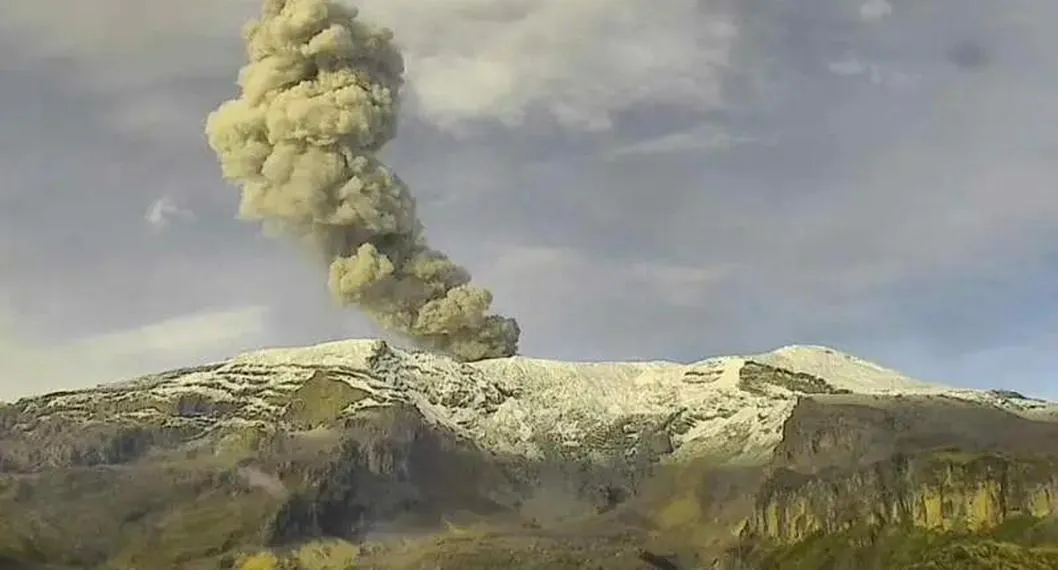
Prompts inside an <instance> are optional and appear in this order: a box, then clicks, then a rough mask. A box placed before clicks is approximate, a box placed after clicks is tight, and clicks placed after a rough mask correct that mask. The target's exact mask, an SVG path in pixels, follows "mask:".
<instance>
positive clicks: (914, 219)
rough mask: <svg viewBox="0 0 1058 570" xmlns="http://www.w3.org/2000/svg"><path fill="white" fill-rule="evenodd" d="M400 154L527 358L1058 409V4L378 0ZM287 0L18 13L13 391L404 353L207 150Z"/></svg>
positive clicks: (143, 3) (428, 211) (4, 6)
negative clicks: (245, 354)
mask: <svg viewBox="0 0 1058 570" xmlns="http://www.w3.org/2000/svg"><path fill="white" fill-rule="evenodd" d="M357 5H358V6H360V8H361V17H362V18H363V19H364V20H365V21H370V22H373V23H377V24H379V25H384V26H387V27H390V28H391V29H393V31H394V33H395V35H396V41H397V42H398V43H399V44H400V46H401V48H402V49H403V51H404V54H405V58H406V65H407V84H406V85H405V88H404V92H403V98H404V106H403V108H402V115H401V124H400V129H399V133H398V136H397V138H396V139H395V140H394V141H393V142H391V143H390V145H389V146H388V147H387V148H386V149H384V151H383V155H384V159H385V161H386V162H387V163H388V164H389V165H391V166H392V167H393V169H394V170H395V171H396V172H397V173H398V174H399V175H400V176H401V178H403V179H404V180H405V181H406V182H407V183H408V184H409V186H410V187H411V189H412V192H413V193H414V194H415V195H416V197H417V199H418V203H419V209H420V216H421V218H422V220H423V222H424V223H425V226H426V231H427V236H428V237H429V239H430V241H431V243H432V244H433V245H435V246H436V247H438V248H439V249H443V250H445V251H446V252H448V253H449V254H450V255H451V256H452V257H453V258H454V259H455V260H456V261H457V262H459V263H461V264H462V265H464V266H465V267H467V268H468V269H470V270H471V271H472V272H473V274H474V278H475V281H476V282H477V283H479V284H481V285H483V286H486V287H488V288H490V289H491V290H492V291H493V293H494V295H495V299H496V301H495V308H496V309H498V310H499V311H500V312H503V313H505V314H509V315H512V316H514V317H516V318H517V319H518V320H519V322H520V324H521V327H522V331H523V332H522V342H521V353H522V354H525V355H529V356H535V357H546V358H560V359H573V360H676V361H684V362H690V361H695V360H699V359H702V358H705V357H709V356H715V355H722V354H742V353H754V352H763V351H767V350H771V349H774V348H777V347H780V346H784V345H789V344H823V345H828V346H832V347H834V348H837V349H839V350H843V351H845V352H849V353H852V354H855V355H857V356H860V357H862V358H866V359H868V360H872V361H875V362H878V363H881V364H883V365H885V366H888V367H891V368H895V369H897V370H900V371H902V372H905V373H907V374H909V375H911V376H914V377H917V378H920V379H923V380H927V381H936V382H944V383H948V384H953V385H957V386H967V387H980V388H1006V389H1015V390H1020V391H1022V392H1024V393H1026V394H1029V395H1035V396H1040V397H1050V398H1056V399H1058V373H1056V372H1055V371H1056V370H1058V296H1056V295H1055V293H1056V292H1058V34H1054V33H1052V30H1051V28H1052V27H1053V22H1056V21H1058V3H1055V2H1053V0H1009V1H1008V2H1002V3H998V2H994V1H992V0H932V1H931V2H928V3H923V2H919V1H918V0H818V1H815V2H796V3H794V2H784V1H780V0H657V1H654V2H644V1H642V0H576V1H570V0H361V2H359V4H357ZM258 8H259V7H258V5H257V2H256V1H253V0H181V1H179V2H173V1H172V0H137V1H136V2H128V1H125V0H80V1H79V2H77V3H69V2H61V3H60V1H59V0H4V2H2V3H0V125H2V128H0V169H2V171H3V173H4V178H3V183H2V185H0V399H8V400H10V399H14V398H18V397H21V396H24V395H28V394H34V393H41V392H46V391H52V390H59V389H71V388H78V387H84V386H91V385H94V384H97V383H99V382H102V381H108V380H118V379H122V378H124V377H127V376H131V375H136V374H140V373H145V372H150V371H158V370H162V369H165V368H170V367H176V366H181V365H190V364H195V363H198V362H204V361H211V360H216V359H220V358H223V357H226V356H229V355H231V354H234V353H237V352H241V351H244V350H248V349H253V348H258V347H265V346H279V345H284V346H289V345H304V344H314V343H318V342H324V341H328V340H334V339H340V338H349V337H377V336H384V335H385V334H386V333H385V332H384V331H380V330H378V329H377V328H376V327H374V326H373V325H372V324H371V323H370V322H368V321H367V320H366V319H364V318H363V317H362V316H360V315H359V314H357V313H356V312H355V311H352V310H347V309H339V308H337V307H336V305H335V303H334V302H333V301H332V300H331V299H330V297H329V294H328V292H327V290H326V277H325V275H324V271H323V270H322V269H321V268H320V267H318V266H316V265H314V264H313V263H312V262H311V261H310V260H308V259H306V258H305V257H304V256H302V255H301V254H300V253H299V252H298V251H297V250H296V248H295V247H294V246H293V245H292V244H290V243H286V242H284V241H283V240H276V239H272V238H268V237H264V236H263V235H262V234H261V232H260V231H259V228H257V227H256V226H255V225H254V224H251V223H247V222H244V221H240V220H237V219H236V217H235V214H236V210H237V204H238V191H237V190H236V189H235V188H234V187H232V186H230V185H228V184H226V183H225V182H223V181H222V179H221V176H220V169H219V167H218V165H217V161H216V157H215V156H214V155H213V153H212V151H211V150H210V149H209V148H208V146H207V145H206V142H205V137H204V135H203V129H204V121H205V117H206V115H207V114H208V113H209V112H210V111H211V110H213V109H214V108H216V107H217V105H219V104H220V103H221V102H222V101H224V100H226V99H230V98H232V97H234V96H236V95H237V87H236V85H235V77H236V74H237V72H238V69H239V67H240V66H241V65H242V64H243V63H244V57H245V56H244V53H243V47H242V43H241V40H240V37H239V30H240V28H241V26H242V24H243V22H244V21H245V20H247V19H248V18H250V17H252V16H253V15H255V14H256V13H257V11H258Z"/></svg>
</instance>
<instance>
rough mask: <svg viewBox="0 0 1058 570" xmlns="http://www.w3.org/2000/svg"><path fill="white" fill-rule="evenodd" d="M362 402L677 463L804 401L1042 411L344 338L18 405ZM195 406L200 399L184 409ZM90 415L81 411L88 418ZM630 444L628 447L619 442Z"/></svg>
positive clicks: (867, 386) (798, 354)
mask: <svg viewBox="0 0 1058 570" xmlns="http://www.w3.org/2000/svg"><path fill="white" fill-rule="evenodd" d="M321 374H322V375H325V376H326V377H327V378H328V379H331V380H338V381H341V382H344V383H346V384H347V385H349V386H351V387H353V388H355V389H356V390H358V391H359V393H362V394H363V397H362V398H360V399H358V400H357V401H355V402H354V403H352V404H349V406H348V407H347V408H346V410H345V412H346V413H351V412H355V411H356V410H359V409H364V408H369V407H375V406H387V405H392V404H395V403H404V404H410V405H414V406H416V407H417V408H418V409H419V410H421V411H422V413H423V414H424V416H425V417H426V418H427V419H428V420H430V421H432V422H434V423H436V424H440V425H443V426H445V427H447V428H449V429H452V430H453V431H455V432H457V433H460V434H463V435H464V436H466V437H468V438H470V439H473V440H475V441H477V442H478V443H479V444H481V445H483V446H485V447H487V448H490V449H493V450H495V451H500V452H507V453H516V454H520V455H525V456H529V457H539V456H542V455H546V454H549V453H571V454H576V455H580V456H584V457H594V456H597V455H599V454H600V453H602V454H605V453H606V452H607V451H608V450H609V451H612V452H613V453H626V454H627V453H629V449H631V448H632V447H634V445H636V444H637V441H639V440H640V439H641V438H646V437H653V436H656V435H658V434H662V435H663V436H664V437H663V439H664V441H665V442H667V443H666V445H668V446H670V447H671V449H669V450H667V451H672V452H674V453H675V454H676V455H677V456H681V455H697V454H700V453H712V454H716V455H721V456H724V457H726V458H728V459H729V460H732V461H760V460H764V459H766V458H767V457H769V456H770V453H771V451H772V449H773V448H774V446H775V445H776V444H777V443H778V442H779V440H780V438H781V432H782V425H783V422H784V421H785V420H786V418H787V417H789V414H790V412H791V411H792V409H793V407H794V405H795V404H796V403H797V401H798V399H799V398H801V397H803V396H804V395H806V394H820V393H835V392H840V391H845V392H853V393H864V394H937V395H946V396H950V397H957V398H962V399H972V400H975V401H979V402H981V403H985V404H991V405H998V406H1001V407H1004V408H1007V409H1011V410H1012V411H1016V412H1017V411H1025V410H1031V409H1036V408H1041V407H1043V406H1046V405H1047V404H1046V403H1043V402H1035V401H1029V400H1025V399H1020V398H1017V397H1012V396H1011V395H1009V394H1005V395H1004V394H998V393H993V392H987V391H974V390H960V389H954V388H951V387H946V386H941V385H933V384H926V383H923V382H919V381H917V380H914V379H912V378H908V377H906V376H904V375H902V374H900V373H898V372H895V371H892V370H888V369H885V368H882V367H880V366H877V365H875V364H872V363H869V362H866V361H863V360H860V359H858V358H855V357H853V356H850V355H846V354H843V353H840V352H838V351H835V350H832V349H829V348H826V347H817V346H790V347H784V348H781V349H778V350H776V351H773V352H769V353H765V354H759V355H752V356H729V357H718V358H710V359H707V360H703V361H700V362H696V363H692V364H679V363H672V362H597V363H589V362H560V361H550V360H542V359H534V358H527V357H512V358H504V359H496V360H488V361H483V362H477V363H473V364H464V363H459V362H455V361H453V360H451V359H449V358H446V357H442V356H437V355H433V354H429V353H425V352H415V351H403V350H399V349H396V348H393V347H391V346H389V345H388V344H386V343H385V342H383V341H377V340H350V341H340V342H332V343H327V344H321V345H317V346H311V347H303V348H278V349H267V350H260V351H255V352H250V353H245V354H241V355H239V356H236V357H234V358H232V359H230V360H228V361H226V362H223V363H219V364H215V365H207V366H201V367H195V368H189V369H184V370H175V371H170V372H166V373H162V374H156V375H150V376H146V377H143V378H138V379H135V380H131V381H126V382H121V383H116V384H109V385H104V386H100V387H98V388H94V389H88V390H80V391H74V392H63V393H56V394H50V395H46V396H41V397H37V398H31V399H27V400H24V401H22V402H20V405H21V406H22V408H23V410H24V411H26V412H28V414H29V415H30V416H34V417H35V418H36V419H35V420H34V421H40V420H41V419H43V418H47V417H56V416H63V417H68V418H72V419H78V420H79V421H82V420H83V421H98V417H97V416H98V414H99V412H98V410H99V409H100V403H101V402H103V403H106V404H107V409H112V410H114V412H113V413H112V414H116V415H110V416H108V417H107V418H106V420H105V421H117V420H121V419H122V418H124V419H126V420H136V421H159V422H165V423H166V425H172V424H189V425H192V426H193V427H200V428H201V429H202V430H203V433H207V432H210V431H212V430H217V429H221V428H223V427H224V426H227V425H232V424H257V425H269V424H273V425H274V424H275V423H276V422H281V421H283V420H282V418H283V417H284V415H283V414H284V411H285V409H286V407H287V406H288V405H289V403H290V401H291V396H292V395H293V394H294V392H295V391H296V390H298V389H299V388H300V387H301V386H303V385H304V384H305V383H306V382H307V381H308V380H309V379H311V378H315V377H317V376H318V375H321ZM188 396H195V397H196V398H199V399H203V400H206V401H208V402H212V403H222V404H223V406H224V409H225V410H227V411H226V412H225V413H224V414H221V415H210V414H195V413H191V414H188V413H182V412H180V413H173V412H172V410H174V409H182V408H183V407H186V406H185V404H184V401H185V400H183V399H186V398H187V397H188ZM195 405H198V406H201V404H195ZM93 414H95V415H93ZM630 446H631V447H630Z"/></svg>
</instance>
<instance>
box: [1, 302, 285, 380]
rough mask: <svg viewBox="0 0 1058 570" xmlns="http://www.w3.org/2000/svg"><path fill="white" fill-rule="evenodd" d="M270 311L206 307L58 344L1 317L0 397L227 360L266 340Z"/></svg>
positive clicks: (250, 308) (254, 307) (261, 308)
mask: <svg viewBox="0 0 1058 570" xmlns="http://www.w3.org/2000/svg"><path fill="white" fill-rule="evenodd" d="M267 314H268V312H267V310H266V309H265V308H263V307H256V306H251V307H240V308H234V309H223V310H215V311H203V312H200V313H195V314H190V315H183V316H179V317H174V318H170V319H166V320H163V321H159V322H156V323H151V324H147V325H144V326H141V327H137V328H132V329H127V330H121V331H114V332H110V333H104V334H99V335H94V336H90V337H86V338H82V339H78V340H74V341H72V342H67V343H64V344H59V345H54V346H47V345H43V344H36V343H32V342H27V341H25V340H23V339H24V338H25V334H20V332H21V331H20V330H19V328H18V326H17V323H15V322H14V319H12V318H11V317H10V316H5V315H0V317H2V320H0V400H9V399H14V398H18V397H22V396H26V395H30V394H35V393H42V392H48V391H53V390H62V389H71V388H79V387H84V386H86V385H91V384H93V383H98V382H108V381H115V380H120V379H121V378H123V377H128V376H134V375H138V374H144V373H147V372H153V371H158V370H162V369H165V368H169V367H176V366H186V365H190V364H194V363H196V362H201V361H203V360H206V359H217V358H222V357H224V356H227V355H229V354H231V353H233V352H238V351H239V350H243V349H246V348H249V347H252V346H255V345H257V344H259V343H261V342H262V341H263V339H264V335H265V332H266V317H267Z"/></svg>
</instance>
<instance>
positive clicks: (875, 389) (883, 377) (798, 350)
mask: <svg viewBox="0 0 1058 570" xmlns="http://www.w3.org/2000/svg"><path fill="white" fill-rule="evenodd" d="M752 358H753V359H754V360H756V361H757V362H761V363H764V364H770V365H771V366H775V367H777V368H784V369H786V370H791V371H794V372H803V373H805V374H811V375H813V376H819V377H820V378H824V379H826V380H827V381H828V382H830V383H831V384H833V385H835V386H837V387H839V388H845V389H847V390H851V391H853V392H856V393H863V394H887V393H900V394H916V393H926V394H930V393H943V392H951V391H955V390H956V388H952V387H951V386H943V385H940V384H927V383H925V382H921V381H919V380H915V379H913V378H909V377H907V376H905V375H903V374H901V373H899V372H897V371H895V370H890V369H888V368H883V367H881V366H878V365H877V364H874V363H873V362H867V361H866V360H862V359H860V358H857V357H855V356H852V355H850V354H845V353H842V352H839V351H837V350H834V349H832V348H828V347H825V346H809V345H791V346H784V347H782V348H779V349H777V350H774V351H772V352H768V353H765V354H759V355H756V356H753V357H752Z"/></svg>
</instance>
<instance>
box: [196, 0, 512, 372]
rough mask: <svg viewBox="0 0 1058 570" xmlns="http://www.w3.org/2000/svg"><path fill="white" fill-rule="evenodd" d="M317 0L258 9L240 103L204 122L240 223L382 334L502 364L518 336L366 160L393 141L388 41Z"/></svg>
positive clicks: (396, 56) (391, 179) (346, 10)
mask: <svg viewBox="0 0 1058 570" xmlns="http://www.w3.org/2000/svg"><path fill="white" fill-rule="evenodd" d="M356 17H357V11H356V9H355V8H351V7H345V6H342V5H339V4H335V3H333V2H329V1H327V0H265V3H264V7H263V9H262V14H261V17H260V18H259V19H257V20H254V21H251V22H250V23H249V24H248V25H247V26H246V28H245V30H244V32H243V36H244V38H245V40H246V48H247V49H246V51H247V54H248V56H249V60H250V63H249V64H248V65H246V66H244V67H243V68H242V70H241V71H240V72H239V81H238V83H239V86H240V87H241V88H242V94H241V96H240V97H239V98H238V99H234V100H231V101H227V102H225V103H224V104H222V105H221V106H220V107H219V108H218V109H217V110H216V111H214V112H213V113H211V114H210V116H209V118H208V119H207V121H206V135H207V137H208V140H209V145H210V146H211V147H212V148H213V150H214V151H215V152H216V153H217V156H218V157H219V159H220V164H221V169H222V171H223V173H224V177H225V179H227V180H228V181H230V182H232V183H234V184H236V185H238V186H239V187H240V188H241V190H242V200H241V204H240V207H239V213H240V216H241V217H242V218H244V219H249V220H260V221H261V222H262V223H263V224H264V226H265V229H266V231H268V232H270V233H272V232H278V233H281V234H284V235H287V236H292V237H294V238H296V239H298V240H299V241H301V242H303V243H305V244H306V245H308V246H309V247H310V248H311V250H312V251H314V252H316V253H317V254H319V255H320V256H322V258H323V259H324V260H325V261H326V262H327V263H328V264H329V265H330V278H329V286H330V289H331V291H332V292H333V293H334V295H335V297H337V299H338V300H339V302H340V303H341V304H343V305H355V306H357V307H359V308H360V309H361V310H363V311H364V312H365V313H367V314H368V315H369V316H370V317H371V318H373V319H374V320H375V321H377V322H378V323H379V324H380V325H382V326H383V327H385V328H387V329H391V330H394V331H397V332H399V333H402V334H404V335H407V336H408V337H409V338H410V339H412V340H413V341H414V342H416V343H418V344H420V345H422V346H424V347H426V348H430V349H434V350H439V351H442V352H445V353H448V354H450V355H452V356H454V357H456V358H459V359H461V360H465V361H474V360H480V359H484V358H493V357H502V356H510V355H512V354H514V353H515V352H516V351H517V348H518V336H519V334H520V331H519V328H518V324H517V322H515V320H514V319H510V318H505V317H502V316H499V315H494V314H490V312H489V310H490V306H491V304H492V294H491V293H490V292H489V291H488V290H486V289H482V288H479V287H474V286H472V285H470V274H469V273H468V272H467V270H466V269H464V268H462V267H460V266H459V265H456V264H455V263H453V262H452V261H450V260H449V259H448V257H447V256H446V255H445V254H443V253H441V252H439V251H436V250H434V249H431V248H430V247H429V246H428V245H427V244H426V240H425V239H424V237H423V227H422V224H421V223H420V222H419V219H418V216H417V215H416V206H415V200H414V198H413V197H412V195H411V193H410V191H409V190H408V187H407V186H406V185H405V184H404V183H403V182H401V180H400V179H399V178H398V177H397V176H396V175H395V174H394V173H393V172H391V171H390V170H389V169H388V168H387V167H386V166H385V165H384V164H382V163H381V162H380V161H379V160H378V159H377V158H376V156H375V155H376V153H378V152H379V150H380V149H381V148H382V147H383V145H385V144H386V143H387V142H388V141H389V140H390V139H392V138H393V137H394V135H395V134H396V128H397V113H398V105H399V101H398V94H399V91H400V87H401V85H402V83H403V78H402V75H403V72H404V62H403V59H402V57H401V55H400V52H399V51H398V50H397V49H396V47H394V45H393V43H392V38H393V34H392V33H391V32H390V31H389V30H387V29H382V28H376V27H373V26H370V25H367V24H364V23H362V22H360V21H358V20H357V19H356Z"/></svg>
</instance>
